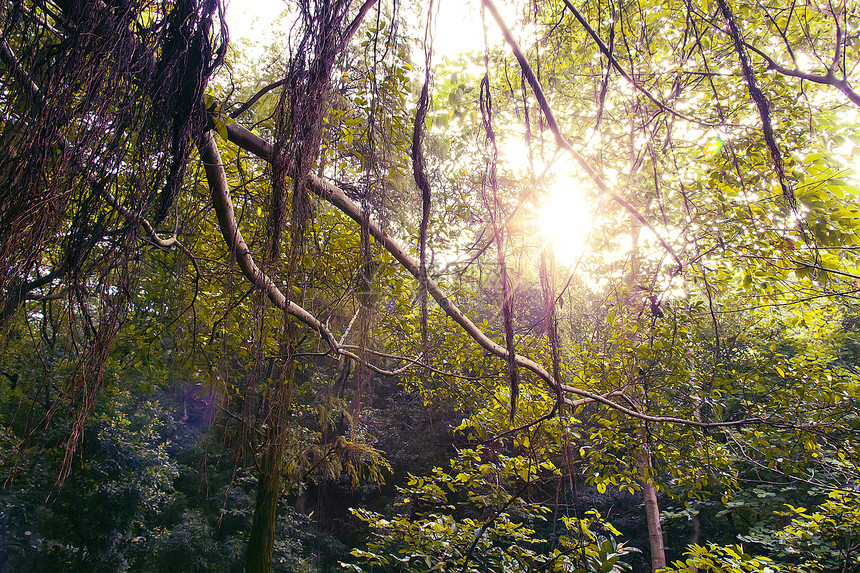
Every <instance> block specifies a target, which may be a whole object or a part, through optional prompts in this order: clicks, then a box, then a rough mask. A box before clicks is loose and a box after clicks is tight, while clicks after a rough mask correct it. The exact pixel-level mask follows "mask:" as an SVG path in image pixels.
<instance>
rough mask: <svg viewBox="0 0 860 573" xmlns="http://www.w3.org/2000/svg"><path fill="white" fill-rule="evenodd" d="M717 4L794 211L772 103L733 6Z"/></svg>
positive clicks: (721, 1)
mask: <svg viewBox="0 0 860 573" xmlns="http://www.w3.org/2000/svg"><path fill="white" fill-rule="evenodd" d="M717 4H718V5H719V6H720V11H721V12H722V13H723V18H725V20H726V24H727V25H728V28H729V36H730V37H731V39H732V43H733V44H734V47H735V52H737V54H738V60H740V64H741V70H742V71H743V74H744V79H745V80H746V84H747V89H748V90H749V92H750V97H752V99H753V101H754V102H755V104H756V107H757V108H758V113H759V116H760V117H761V127H762V132H763V133H764V141H765V144H766V145H767V148H768V150H769V151H770V156H771V158H772V159H773V167H774V170H776V175H777V177H778V178H779V184H780V186H781V187H782V197H783V199H784V200H785V204H786V205H788V207H789V208H791V209H792V210H793V211H794V210H796V209H797V199H796V198H795V196H794V191H793V190H792V189H791V186H790V185H789V182H788V178H786V176H785V163H784V162H783V159H782V153H781V152H780V150H779V146H778V145H777V143H776V136H775V135H774V132H773V124H772V123H771V118H770V103H769V102H768V101H767V97H765V95H764V92H762V91H761V88H760V87H759V85H758V80H757V79H756V76H755V72H753V69H752V66H750V60H749V55H748V54H747V50H746V45H745V44H744V41H743V40H742V39H741V33H740V29H739V28H738V24H737V22H736V21H735V17H734V14H732V8H731V6H729V4H728V2H726V0H717Z"/></svg>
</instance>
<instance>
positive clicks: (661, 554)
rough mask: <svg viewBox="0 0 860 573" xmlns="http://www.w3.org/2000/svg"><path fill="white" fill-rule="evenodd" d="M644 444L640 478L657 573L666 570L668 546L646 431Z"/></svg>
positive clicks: (638, 459)
mask: <svg viewBox="0 0 860 573" xmlns="http://www.w3.org/2000/svg"><path fill="white" fill-rule="evenodd" d="M641 434H642V437H643V443H642V447H641V449H640V450H639V451H638V452H637V453H636V463H637V465H638V466H639V476H640V479H641V480H642V496H643V497H644V498H645V518H646V520H647V521H648V543H649V545H650V546H651V571H653V573H657V571H660V570H661V569H665V568H666V546H665V544H664V543H663V525H662V524H661V523H660V506H659V504H658V503H657V488H656V487H654V482H653V481H652V479H651V455H650V453H649V452H648V443H647V441H645V440H644V438H645V435H644V434H645V431H644V428H643V429H642V430H641Z"/></svg>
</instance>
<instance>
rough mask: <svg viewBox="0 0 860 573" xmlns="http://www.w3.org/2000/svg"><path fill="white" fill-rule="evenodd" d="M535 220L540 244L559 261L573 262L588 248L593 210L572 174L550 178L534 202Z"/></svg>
mask: <svg viewBox="0 0 860 573" xmlns="http://www.w3.org/2000/svg"><path fill="white" fill-rule="evenodd" d="M537 220H538V225H539V229H540V234H541V237H542V239H543V241H542V242H543V243H544V244H548V245H550V247H551V248H552V250H553V254H554V255H555V259H556V261H557V262H558V263H559V264H562V265H566V266H573V265H575V264H576V263H577V261H578V260H579V259H580V258H581V257H582V256H583V255H584V254H585V253H586V251H587V250H588V238H589V235H590V234H591V228H592V222H593V210H592V208H591V206H590V205H589V204H588V202H587V201H586V198H585V193H584V191H583V189H582V187H581V186H580V184H579V182H578V181H577V180H576V179H575V178H572V177H570V178H568V177H566V178H559V179H557V180H556V181H555V182H553V183H552V184H551V185H550V187H549V189H548V191H547V193H546V195H545V197H544V200H543V201H542V202H541V203H540V204H539V205H538V209H537Z"/></svg>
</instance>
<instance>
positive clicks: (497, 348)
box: [209, 124, 766, 428]
mask: <svg viewBox="0 0 860 573" xmlns="http://www.w3.org/2000/svg"><path fill="white" fill-rule="evenodd" d="M227 136H228V139H229V140H230V141H231V142H232V143H235V144H236V145H238V146H239V147H241V148H242V149H244V150H245V151H249V152H250V153H253V154H254V155H256V156H257V157H259V158H261V159H264V160H266V161H270V160H271V156H272V146H271V145H270V144H269V143H268V142H266V141H265V140H264V139H262V138H261V137H259V136H258V135H256V134H254V133H252V132H251V131H249V130H247V129H245V128H243V127H241V126H239V125H236V124H231V125H228V126H227ZM209 138H210V141H212V144H213V145H214V139H211V138H212V136H211V135H209ZM216 151H217V149H216ZM224 183H225V185H226V179H225V182H224ZM308 189H309V190H310V191H311V192H313V193H314V194H315V195H317V196H318V197H320V198H322V199H325V200H326V201H327V202H328V203H330V204H331V205H333V206H334V207H336V208H337V209H338V210H339V211H341V212H342V213H344V214H345V215H347V216H348V217H349V218H350V219H352V220H353V221H355V222H356V223H358V224H362V222H363V221H364V218H363V215H362V212H361V209H360V208H359V206H358V205H356V204H355V203H353V202H352V200H350V199H349V197H347V196H346V194H344V192H343V191H342V190H341V189H339V188H338V187H336V186H335V185H333V184H331V183H329V182H327V181H324V180H323V179H321V178H320V177H317V176H316V175H314V174H309V175H308ZM231 211H232V207H231ZM367 226H368V230H369V232H370V235H371V236H372V237H373V238H374V239H376V241H377V242H378V243H379V244H380V245H382V247H383V248H384V249H385V250H386V251H388V253H389V254H390V255H391V256H393V257H394V258H395V259H396V260H397V262H399V263H400V264H401V266H402V267H403V268H404V269H406V271H408V272H409V274H411V275H412V276H413V277H415V278H416V279H417V280H420V279H421V270H420V268H419V266H418V264H417V263H416V262H415V261H414V260H413V259H412V257H410V256H409V254H408V253H407V252H406V250H405V249H404V248H403V247H401V246H400V245H399V244H398V243H397V242H396V241H395V240H394V239H393V238H391V237H390V236H389V235H388V234H387V233H385V232H384V231H383V230H382V229H381V227H379V225H377V224H376V222H375V221H373V220H369V221H367ZM236 232H237V233H238V229H237V230H236ZM226 238H227V235H225V239H226ZM228 244H230V243H229V239H228ZM242 245H243V248H244V250H245V251H246V252H247V249H248V247H247V245H245V244H244V241H242ZM247 256H248V258H250V253H248V255H247ZM254 268H256V265H255V266H254ZM257 271H259V269H257ZM246 276H248V275H246ZM251 276H256V275H254V274H253V273H252V274H251V275H250V276H249V279H250V278H251ZM264 276H265V275H264ZM255 280H261V279H255ZM262 280H264V281H268V282H271V281H270V280H269V279H268V277H266V278H265V279H262ZM426 281H427V292H428V293H430V295H431V296H432V297H433V300H435V301H436V303H437V304H438V305H439V307H440V308H441V309H442V310H443V311H444V312H445V314H446V315H447V316H448V318H450V319H451V320H453V321H454V322H455V323H457V324H458V325H459V326H460V328H462V329H463V330H464V331H465V332H466V334H468V335H469V336H470V337H471V338H472V340H474V341H475V342H477V343H478V344H479V345H480V346H481V347H482V348H483V349H484V350H486V351H487V352H489V353H491V354H493V355H494V356H497V357H499V358H502V359H507V356H508V354H507V351H506V349H505V347H504V346H502V345H501V344H498V343H497V342H495V341H494V340H493V339H491V338H490V337H489V336H487V335H486V334H485V333H484V332H483V331H482V330H481V329H480V328H478V326H477V325H475V323H474V322H472V321H471V320H470V319H469V317H467V316H466V315H465V314H464V313H463V311H462V310H460V309H459V308H458V307H457V305H455V304H454V303H453V302H452V301H451V299H450V298H448V296H447V295H446V294H445V293H444V291H443V290H442V289H441V288H440V287H439V285H438V284H436V282H435V281H433V280H432V279H430V278H429V277H428V278H427V279H426ZM252 282H253V281H252ZM255 284H256V283H255ZM272 286H273V287H274V285H272ZM274 288H277V287H274ZM271 296H272V295H270V298H271ZM281 296H283V295H281ZM314 320H316V319H314ZM317 322H318V321H317ZM321 326H322V325H321ZM323 328H324V327H323ZM341 351H342V350H341ZM514 359H515V362H516V364H517V366H520V367H522V368H525V369H527V370H529V371H531V372H532V373H534V374H535V375H537V377H538V378H540V379H541V380H542V381H543V382H544V383H546V384H547V385H548V386H549V387H550V389H552V391H553V392H554V393H557V394H558V393H562V392H566V393H568V394H572V395H574V396H579V397H580V398H581V400H571V399H570V398H566V397H565V398H564V403H565V404H566V405H569V406H572V407H576V406H581V405H583V404H585V403H589V402H597V403H598V404H602V405H604V406H607V407H609V408H612V409H613V410H616V411H618V412H620V413H622V414H626V415H628V416H631V417H633V418H638V419H640V420H643V421H646V422H652V423H673V424H684V425H688V426H697V427H702V428H716V427H729V426H742V425H748V424H756V423H766V421H765V420H763V419H761V418H752V419H745V420H734V421H730V422H699V421H696V420H686V419H684V418H675V417H669V416H650V415H648V414H643V413H642V412H639V411H636V410H634V409H632V408H628V407H626V406H622V405H621V404H618V403H616V402H613V401H612V400H610V399H609V398H607V395H602V394H597V393H595V392H589V391H588V390H583V389H581V388H576V387H574V386H570V385H567V384H563V383H561V382H559V381H557V380H555V378H553V376H552V375H551V374H550V373H549V372H547V370H546V369H545V368H543V367H542V366H541V365H540V364H538V363H537V362H535V361H534V360H531V359H530V358H527V357H525V356H521V355H519V354H517V355H515V356H514ZM610 395H611V394H610Z"/></svg>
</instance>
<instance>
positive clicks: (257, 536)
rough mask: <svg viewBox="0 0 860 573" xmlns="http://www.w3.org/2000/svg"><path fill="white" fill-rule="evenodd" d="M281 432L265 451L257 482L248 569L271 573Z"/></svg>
mask: <svg viewBox="0 0 860 573" xmlns="http://www.w3.org/2000/svg"><path fill="white" fill-rule="evenodd" d="M271 433H273V432H270V435H271ZM278 433H279V434H280V435H279V436H271V438H272V440H271V441H270V442H269V445H268V447H267V448H266V450H265V452H264V454H263V464H262V470H261V475H260V479H259V481H258V482H257V507H256V509H255V510H254V521H253V524H252V525H251V537H250V539H249V540H248V554H247V559H246V561H245V571H246V573H269V572H270V571H271V570H272V555H273V552H274V548H275V526H276V522H277V511H278V497H279V496H280V493H281V468H283V465H284V445H283V444H284V435H283V434H284V432H282V431H280V432H278Z"/></svg>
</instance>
